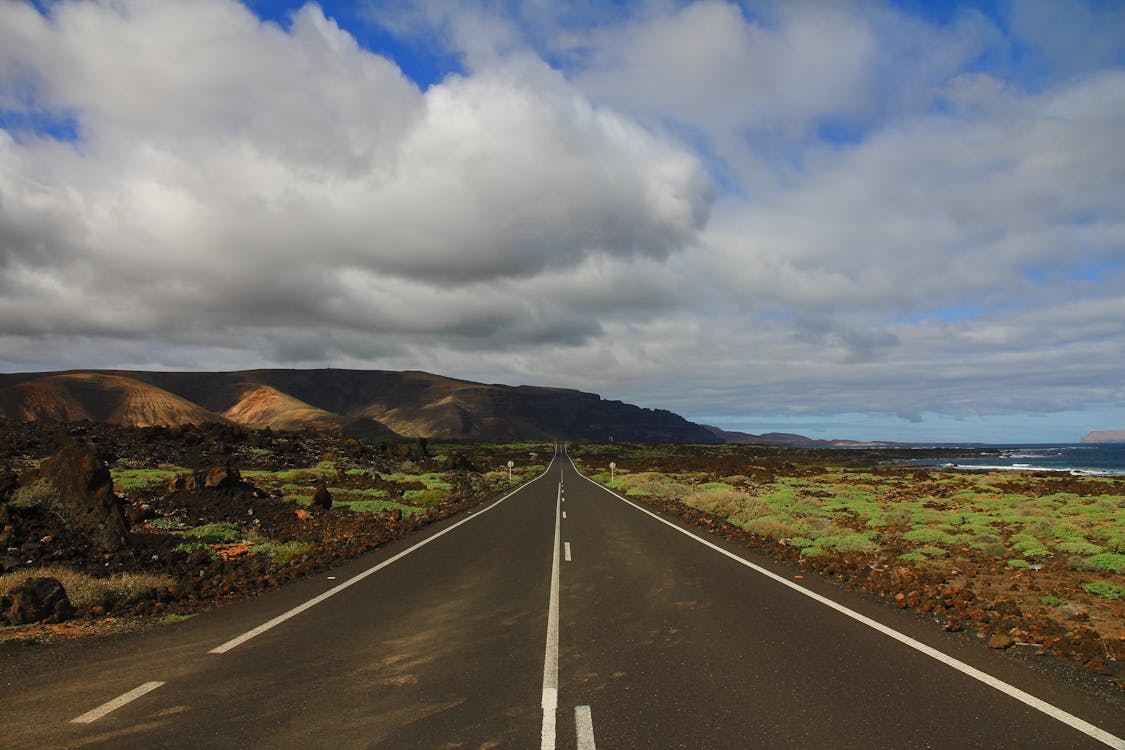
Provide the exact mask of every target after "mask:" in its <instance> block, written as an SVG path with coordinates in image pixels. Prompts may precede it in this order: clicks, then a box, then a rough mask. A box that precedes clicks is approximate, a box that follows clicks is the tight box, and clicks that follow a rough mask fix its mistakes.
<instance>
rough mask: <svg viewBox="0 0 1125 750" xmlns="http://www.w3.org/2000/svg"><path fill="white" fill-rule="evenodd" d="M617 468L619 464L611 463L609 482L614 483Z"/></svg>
mask: <svg viewBox="0 0 1125 750" xmlns="http://www.w3.org/2000/svg"><path fill="white" fill-rule="evenodd" d="M616 468H617V463H616V462H614V461H610V462H609V481H611V482H612V481H613V472H614V470H615V469H616Z"/></svg>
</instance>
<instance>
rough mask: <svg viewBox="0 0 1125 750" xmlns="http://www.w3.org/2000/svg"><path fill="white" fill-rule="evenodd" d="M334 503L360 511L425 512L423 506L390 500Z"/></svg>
mask: <svg viewBox="0 0 1125 750" xmlns="http://www.w3.org/2000/svg"><path fill="white" fill-rule="evenodd" d="M333 505H334V506H337V507H341V508H347V509H348V510H354V511H356V512H359V513H385V512H387V511H389V510H399V511H401V512H402V513H404V514H409V513H423V512H424V511H423V510H422V509H421V508H416V507H414V506H413V505H401V504H399V503H393V502H391V501H390V500H343V501H340V502H336V503H333Z"/></svg>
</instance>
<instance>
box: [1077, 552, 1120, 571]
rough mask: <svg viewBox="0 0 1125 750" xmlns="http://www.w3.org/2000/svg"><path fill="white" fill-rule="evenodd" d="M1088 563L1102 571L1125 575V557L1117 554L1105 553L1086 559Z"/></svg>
mask: <svg viewBox="0 0 1125 750" xmlns="http://www.w3.org/2000/svg"><path fill="white" fill-rule="evenodd" d="M1086 562H1088V563H1090V564H1091V565H1094V566H1096V567H1098V568H1101V569H1102V570H1108V571H1111V572H1113V573H1125V555H1121V554H1118V553H1116V552H1103V553H1101V554H1100V555H1094V556H1093V557H1088V558H1086Z"/></svg>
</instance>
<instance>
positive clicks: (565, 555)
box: [563, 542, 570, 562]
mask: <svg viewBox="0 0 1125 750" xmlns="http://www.w3.org/2000/svg"><path fill="white" fill-rule="evenodd" d="M563 559H565V560H566V561H567V562H570V542H563Z"/></svg>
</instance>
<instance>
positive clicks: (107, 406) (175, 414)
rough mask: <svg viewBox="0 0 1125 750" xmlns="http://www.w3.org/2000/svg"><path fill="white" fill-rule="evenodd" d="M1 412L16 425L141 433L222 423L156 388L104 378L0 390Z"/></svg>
mask: <svg viewBox="0 0 1125 750" xmlns="http://www.w3.org/2000/svg"><path fill="white" fill-rule="evenodd" d="M6 377H10V376H6ZM16 377H17V378H18V376H16ZM0 382H2V381H0ZM0 409H2V410H3V414H4V416H6V417H9V418H11V419H21V420H28V421H34V420H40V419H47V420H52V421H57V422H73V421H78V420H83V419H90V420H93V421H95V422H107V423H109V424H117V425H132V426H136V427H155V426H163V427H174V426H178V425H182V424H198V423H200V422H206V421H221V417H219V416H217V415H216V414H213V413H211V412H209V411H207V410H206V409H204V408H202V407H200V406H199V405H197V404H194V403H192V402H191V401H188V400H187V399H184V398H181V397H180V396H177V395H175V394H173V393H169V392H168V391H165V390H163V389H161V388H158V387H156V386H153V385H150V384H148V383H144V382H142V381H140V380H135V379H133V378H130V377H126V376H122V375H116V374H108V373H98V372H64V373H48V374H45V375H43V376H40V377H31V378H28V379H25V380H22V381H17V382H15V383H13V384H12V385H10V386H9V387H2V388H0Z"/></svg>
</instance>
